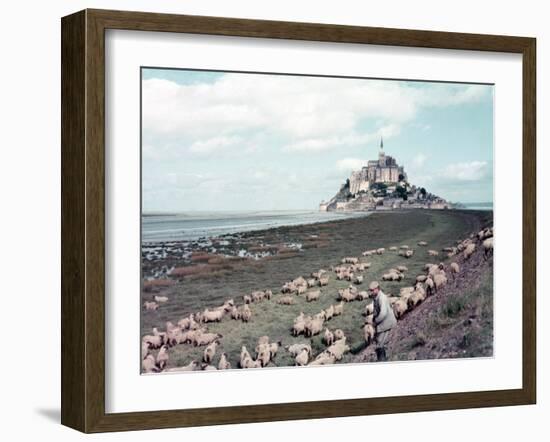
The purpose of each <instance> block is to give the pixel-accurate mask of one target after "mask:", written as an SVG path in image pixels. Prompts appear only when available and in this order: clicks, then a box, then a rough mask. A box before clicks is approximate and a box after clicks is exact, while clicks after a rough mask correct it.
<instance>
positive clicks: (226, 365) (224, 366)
mask: <svg viewBox="0 0 550 442" xmlns="http://www.w3.org/2000/svg"><path fill="white" fill-rule="evenodd" d="M230 368H231V362H229V361H228V360H227V354H226V353H222V355H221V356H220V361H219V362H218V370H229V369H230Z"/></svg>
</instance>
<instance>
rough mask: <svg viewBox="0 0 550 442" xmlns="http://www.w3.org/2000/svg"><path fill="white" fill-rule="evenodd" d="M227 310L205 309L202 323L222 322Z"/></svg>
mask: <svg viewBox="0 0 550 442" xmlns="http://www.w3.org/2000/svg"><path fill="white" fill-rule="evenodd" d="M224 313H225V310H224V309H223V308H220V309H217V310H209V309H205V310H204V312H202V315H201V321H200V322H220V321H221V320H222V318H223V315H224Z"/></svg>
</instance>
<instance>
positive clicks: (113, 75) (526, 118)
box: [62, 10, 536, 432]
mask: <svg viewBox="0 0 550 442" xmlns="http://www.w3.org/2000/svg"><path fill="white" fill-rule="evenodd" d="M535 52H536V49H535V40H534V39H532V38H526V37H511V36H494V35H473V34H457V33H446V32H432V31H417V30H403V29H384V28H369V27H352V26H341V25H327V24H313V23H291V22H275V21H261V20H244V19H235V18H218V17H198V16H184V15H168V14H153V13H139V12H122V11H103V10H85V11H81V12H78V13H76V14H73V15H70V16H68V17H64V18H63V19H62V423H63V424H65V425H67V426H70V427H73V428H76V429H78V430H80V431H84V432H102V431H121V430H139V429H149V428H168V427H180V426H193V425H213V424H226V423H239V422H259V421H275V420H288V419H308V418H323V417H337V416H352V415H368V414H381V413H401V412H413V411H429V410H444V409H457V408H471V407H487V406H504V405H523V404H532V403H535V400H536V341H535V339H536V333H535V331H536V322H535V317H536V309H535V305H536V285H535V280H536V278H535V268H536V261H535V260H536V238H535V227H536V218H535V213H536V207H535V201H536V195H535V183H536V173H535V171H536V157H535ZM500 238H502V239H500Z"/></svg>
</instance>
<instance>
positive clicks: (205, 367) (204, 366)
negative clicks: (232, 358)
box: [201, 364, 218, 371]
mask: <svg viewBox="0 0 550 442" xmlns="http://www.w3.org/2000/svg"><path fill="white" fill-rule="evenodd" d="M201 370H202V371H214V370H216V371H217V370H218V369H217V368H216V367H214V366H213V365H208V364H202V365H201Z"/></svg>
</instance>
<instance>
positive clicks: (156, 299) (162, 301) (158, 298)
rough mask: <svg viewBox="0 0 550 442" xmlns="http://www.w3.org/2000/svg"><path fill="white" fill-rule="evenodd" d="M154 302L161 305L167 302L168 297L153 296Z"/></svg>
mask: <svg viewBox="0 0 550 442" xmlns="http://www.w3.org/2000/svg"><path fill="white" fill-rule="evenodd" d="M155 301H156V302H157V303H159V304H162V303H164V302H167V301H168V297H167V296H155Z"/></svg>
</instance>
